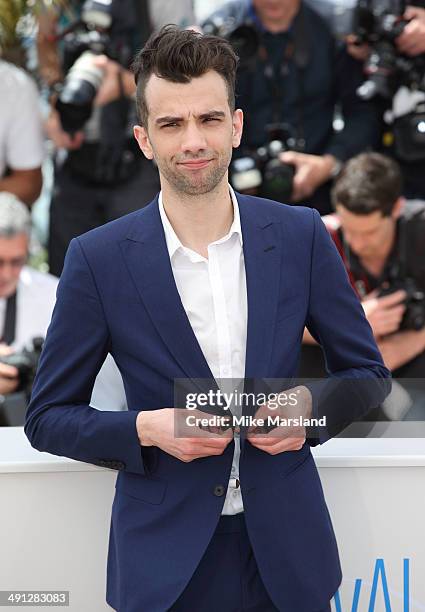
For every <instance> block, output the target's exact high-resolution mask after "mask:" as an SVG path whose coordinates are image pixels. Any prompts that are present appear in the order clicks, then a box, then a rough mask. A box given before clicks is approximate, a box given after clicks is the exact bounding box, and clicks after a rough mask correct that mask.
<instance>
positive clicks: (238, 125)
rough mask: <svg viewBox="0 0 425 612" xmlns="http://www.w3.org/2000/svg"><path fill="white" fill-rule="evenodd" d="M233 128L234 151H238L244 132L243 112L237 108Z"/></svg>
mask: <svg viewBox="0 0 425 612" xmlns="http://www.w3.org/2000/svg"><path fill="white" fill-rule="evenodd" d="M232 126H233V131H232V146H233V148H234V149H237V147H238V146H239V145H240V143H241V138H242V130H243V112H242V111H241V109H240V108H237V109H236V110H235V112H234V113H233V118H232Z"/></svg>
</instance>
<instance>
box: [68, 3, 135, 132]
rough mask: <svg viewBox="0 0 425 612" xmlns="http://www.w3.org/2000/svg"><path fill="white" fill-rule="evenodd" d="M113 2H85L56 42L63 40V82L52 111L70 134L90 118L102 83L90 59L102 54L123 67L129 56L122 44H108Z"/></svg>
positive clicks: (126, 48) (97, 70)
mask: <svg viewBox="0 0 425 612" xmlns="http://www.w3.org/2000/svg"><path fill="white" fill-rule="evenodd" d="M112 2H113V0H86V1H85V2H84V4H83V6H82V11H81V18H80V20H78V21H76V22H74V23H73V24H72V25H71V26H70V27H69V28H67V29H66V30H65V31H64V32H63V33H62V34H61V35H59V36H58V39H62V41H63V70H64V73H65V75H66V76H65V81H64V83H63V84H61V85H60V86H57V87H56V90H57V93H58V97H57V101H56V109H57V110H58V112H59V116H60V121H61V124H62V127H63V129H64V130H65V131H66V132H68V133H70V134H74V133H75V132H77V131H78V130H80V129H81V128H82V127H83V126H84V124H85V123H86V121H87V120H88V119H89V118H90V116H91V114H92V110H93V100H94V98H95V97H96V94H97V92H98V90H99V87H100V85H101V83H102V80H103V70H102V69H100V68H98V67H97V66H96V65H95V64H94V62H93V60H94V59H95V57H96V56H97V55H102V54H105V55H107V56H108V57H110V58H111V59H114V60H116V61H118V62H119V63H121V64H125V63H126V62H127V61H128V60H129V58H130V55H131V52H130V50H129V48H128V47H127V46H126V45H120V46H119V48H118V47H117V45H114V44H113V43H112V40H111V37H110V35H109V31H110V28H111V25H112Z"/></svg>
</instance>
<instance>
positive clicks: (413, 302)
mask: <svg viewBox="0 0 425 612" xmlns="http://www.w3.org/2000/svg"><path fill="white" fill-rule="evenodd" d="M400 289H403V290H404V291H405V292H406V299H405V304H406V310H405V311H404V315H403V319H402V321H401V324H400V328H399V329H405V330H406V329H413V330H416V331H418V330H420V329H422V328H423V327H425V292H424V291H422V290H421V289H419V288H418V286H417V285H416V282H415V281H414V279H412V278H404V279H394V280H393V281H391V282H389V283H388V284H387V285H386V286H384V287H381V289H380V291H379V294H378V297H384V296H385V295H390V294H392V293H394V292H395V291H399V290H400Z"/></svg>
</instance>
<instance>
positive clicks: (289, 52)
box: [258, 5, 310, 150]
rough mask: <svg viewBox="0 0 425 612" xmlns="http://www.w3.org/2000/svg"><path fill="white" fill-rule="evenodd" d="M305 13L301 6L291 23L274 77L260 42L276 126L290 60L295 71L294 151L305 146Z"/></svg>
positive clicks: (280, 114)
mask: <svg viewBox="0 0 425 612" xmlns="http://www.w3.org/2000/svg"><path fill="white" fill-rule="evenodd" d="M305 26H306V23H305V12H304V8H303V6H302V5H301V6H300V10H299V12H298V14H297V15H296V17H295V19H294V22H293V27H292V31H293V36H292V37H290V38H289V40H288V42H287V44H286V45H285V48H284V50H283V55H282V59H281V62H280V67H279V73H278V74H276V70H275V67H274V65H273V62H272V61H271V59H270V57H269V52H268V50H267V48H266V45H265V44H264V40H263V37H261V40H260V46H259V51H258V53H259V57H260V59H262V60H263V61H264V62H265V63H266V66H265V69H264V76H265V77H266V79H267V81H268V83H269V87H270V93H271V100H272V113H273V114H272V117H273V120H272V123H273V124H279V123H281V122H282V120H283V119H284V118H283V117H282V106H283V97H284V90H285V88H284V79H285V77H286V76H288V74H289V64H290V62H291V61H293V62H294V65H295V67H296V69H297V72H298V87H299V104H297V120H296V125H295V126H294V127H295V135H296V142H297V149H298V150H303V149H304V146H305V133H304V110H305V83H304V81H305V76H304V75H305V70H306V68H307V65H308V62H309V58H310V50H309V45H308V37H307V35H306V27H305Z"/></svg>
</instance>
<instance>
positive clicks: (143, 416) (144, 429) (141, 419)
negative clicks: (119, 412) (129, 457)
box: [136, 410, 153, 446]
mask: <svg viewBox="0 0 425 612" xmlns="http://www.w3.org/2000/svg"><path fill="white" fill-rule="evenodd" d="M149 417H150V414H149V411H147V410H141V411H140V412H139V414H138V415H137V417H136V430H137V435H138V437H139V442H140V444H141V445H142V446H153V442H152V440H151V438H150V435H149Z"/></svg>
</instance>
